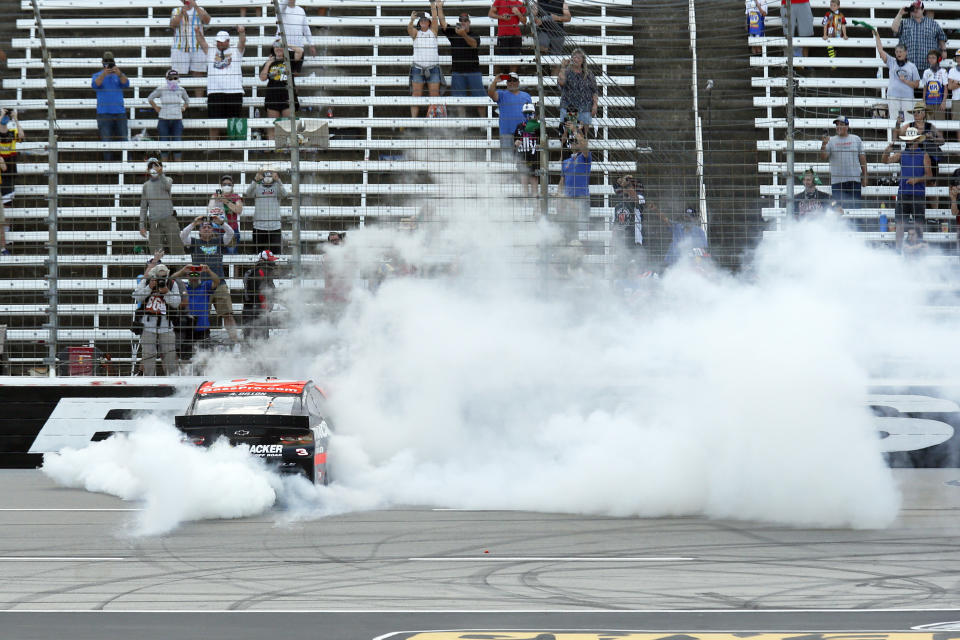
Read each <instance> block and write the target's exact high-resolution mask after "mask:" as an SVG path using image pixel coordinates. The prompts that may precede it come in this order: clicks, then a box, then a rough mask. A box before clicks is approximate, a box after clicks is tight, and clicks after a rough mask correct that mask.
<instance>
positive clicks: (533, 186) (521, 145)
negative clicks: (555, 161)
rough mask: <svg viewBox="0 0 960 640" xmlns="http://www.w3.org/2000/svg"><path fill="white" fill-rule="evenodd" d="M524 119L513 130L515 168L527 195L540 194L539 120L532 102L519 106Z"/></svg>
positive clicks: (533, 196)
mask: <svg viewBox="0 0 960 640" xmlns="http://www.w3.org/2000/svg"><path fill="white" fill-rule="evenodd" d="M520 110H521V112H522V114H523V119H524V121H523V122H521V123H520V124H518V125H517V128H516V129H514V131H513V144H514V148H515V149H516V152H517V169H518V171H519V173H520V184H522V185H526V190H527V195H528V196H529V197H531V198H535V197H537V196H538V195H540V150H541V146H540V121H539V120H537V108H536V107H535V106H534V105H533V103H532V102H528V103H526V104H524V105H523V106H522V107H521V109H520Z"/></svg>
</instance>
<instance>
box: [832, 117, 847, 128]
mask: <svg viewBox="0 0 960 640" xmlns="http://www.w3.org/2000/svg"><path fill="white" fill-rule="evenodd" d="M833 124H845V125H847V126H848V127H849V126H850V120H849V119H848V118H847V116H837V117H836V118H834V120H833Z"/></svg>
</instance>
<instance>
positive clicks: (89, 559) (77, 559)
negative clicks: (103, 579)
mask: <svg viewBox="0 0 960 640" xmlns="http://www.w3.org/2000/svg"><path fill="white" fill-rule="evenodd" d="M118 560H126V558H118V557H93V556H91V557H83V556H74V557H69V558H68V557H56V556H0V562H115V561H118Z"/></svg>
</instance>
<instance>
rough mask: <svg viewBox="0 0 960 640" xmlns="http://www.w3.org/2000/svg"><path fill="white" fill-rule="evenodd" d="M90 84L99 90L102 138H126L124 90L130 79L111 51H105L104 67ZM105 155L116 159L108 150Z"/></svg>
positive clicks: (99, 123)
mask: <svg viewBox="0 0 960 640" xmlns="http://www.w3.org/2000/svg"><path fill="white" fill-rule="evenodd" d="M90 86H91V87H93V90H94V91H96V92H97V129H99V130H100V139H101V140H103V141H111V140H126V139H127V113H126V110H124V108H123V90H124V89H126V88H128V87H129V86H130V80H129V79H127V76H126V75H125V74H124V73H123V71H121V70H120V67H118V66H117V63H116V61H115V60H114V59H113V54H112V53H110V52H109V51H104V52H103V69H102V70H100V71H98V72H97V73H95V74H93V78H92V79H91V80H90ZM103 157H104V159H105V160H106V161H107V162H110V161H112V160H113V159H114V153H113V152H112V151H107V152H105V153H104V155H103Z"/></svg>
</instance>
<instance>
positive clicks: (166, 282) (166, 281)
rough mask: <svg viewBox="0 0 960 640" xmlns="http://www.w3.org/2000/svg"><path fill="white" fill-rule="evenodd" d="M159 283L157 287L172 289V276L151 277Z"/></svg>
mask: <svg viewBox="0 0 960 640" xmlns="http://www.w3.org/2000/svg"><path fill="white" fill-rule="evenodd" d="M151 279H152V280H154V281H155V282H156V283H157V286H156V289H158V290H159V289H164V288H166V289H170V288H171V287H170V282H171V281H170V278H151Z"/></svg>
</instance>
